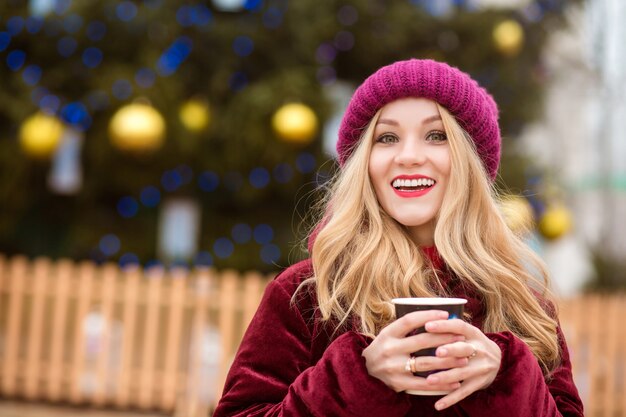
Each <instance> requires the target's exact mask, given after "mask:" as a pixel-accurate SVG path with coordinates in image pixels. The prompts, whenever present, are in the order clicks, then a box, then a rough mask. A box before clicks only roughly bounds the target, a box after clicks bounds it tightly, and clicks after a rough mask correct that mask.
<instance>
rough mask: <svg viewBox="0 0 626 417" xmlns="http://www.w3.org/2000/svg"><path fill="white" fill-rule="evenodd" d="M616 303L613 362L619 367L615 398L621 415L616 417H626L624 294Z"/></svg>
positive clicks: (625, 307)
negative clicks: (615, 346)
mask: <svg viewBox="0 0 626 417" xmlns="http://www.w3.org/2000/svg"><path fill="white" fill-rule="evenodd" d="M618 303H619V306H620V309H619V313H618V317H619V318H620V320H619V321H618V322H617V327H616V328H615V330H616V331H617V334H618V336H617V339H618V356H617V357H616V358H615V362H616V363H617V365H618V366H619V367H620V373H619V375H620V378H619V382H618V384H619V385H618V386H617V387H616V388H617V392H618V393H619V394H618V396H617V398H618V399H619V400H618V401H619V402H618V407H619V409H620V411H621V414H618V416H621V417H626V394H625V393H626V326H624V324H623V320H624V317H626V294H620V295H618Z"/></svg>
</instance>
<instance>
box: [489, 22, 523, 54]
mask: <svg viewBox="0 0 626 417" xmlns="http://www.w3.org/2000/svg"><path fill="white" fill-rule="evenodd" d="M493 40H494V42H495V45H496V48H498V50H499V51H500V52H501V53H502V54H504V55H508V56H513V55H515V54H517V53H518V52H519V51H520V49H522V44H523V43H524V29H523V28H522V26H521V25H520V24H519V23H517V22H516V21H515V20H511V19H508V20H505V21H503V22H500V23H498V24H497V25H496V27H495V28H494V29H493Z"/></svg>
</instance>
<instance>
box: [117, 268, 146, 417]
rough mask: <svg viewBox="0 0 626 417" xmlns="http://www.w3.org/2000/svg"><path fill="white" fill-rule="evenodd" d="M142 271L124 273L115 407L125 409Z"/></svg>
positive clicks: (127, 401) (130, 270) (131, 367)
mask: <svg viewBox="0 0 626 417" xmlns="http://www.w3.org/2000/svg"><path fill="white" fill-rule="evenodd" d="M140 274H141V270H140V269H139V268H138V267H131V268H129V269H127V270H126V271H124V273H123V277H124V283H123V285H124V302H123V307H122V308H123V311H124V313H123V317H122V331H123V333H122V334H123V336H122V355H121V361H120V362H121V366H120V370H119V376H118V379H117V392H116V395H115V405H116V406H118V407H120V408H124V407H127V406H128V404H129V399H130V393H129V391H130V386H131V381H130V379H131V375H132V370H133V346H134V343H135V328H136V321H137V298H138V290H139V277H140Z"/></svg>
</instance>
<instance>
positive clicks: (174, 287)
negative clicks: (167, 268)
mask: <svg viewBox="0 0 626 417" xmlns="http://www.w3.org/2000/svg"><path fill="white" fill-rule="evenodd" d="M170 277H171V295H170V300H169V310H168V321H167V336H166V345H165V362H164V371H163V385H162V387H163V395H162V396H161V404H160V405H161V408H162V409H164V410H172V409H174V406H175V404H176V399H177V396H178V389H179V387H178V384H179V371H180V370H179V367H180V363H179V361H180V343H179V342H180V340H181V333H182V321H183V312H184V308H185V293H186V291H185V290H186V285H187V279H186V273H185V272H184V271H182V270H178V269H177V270H173V271H171V272H170Z"/></svg>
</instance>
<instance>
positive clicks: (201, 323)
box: [176, 269, 214, 417]
mask: <svg viewBox="0 0 626 417" xmlns="http://www.w3.org/2000/svg"><path fill="white" fill-rule="evenodd" d="M213 278H214V277H213V270H211V269H201V270H200V271H198V274H197V275H196V279H195V285H194V293H195V297H194V307H193V317H192V324H191V333H190V339H189V340H190V345H189V360H188V364H187V369H188V371H187V372H188V373H187V389H186V390H185V394H184V397H183V399H184V403H183V404H182V407H181V408H182V410H179V409H177V410H176V411H177V413H179V412H181V411H182V412H183V413H182V415H185V416H189V417H195V416H201V415H202V416H206V415H207V414H208V404H205V403H204V402H203V401H202V391H203V390H205V389H206V387H204V386H203V380H202V379H203V378H202V376H201V372H202V370H203V364H204V363H203V356H202V351H203V344H204V342H205V340H204V339H205V337H204V335H205V332H206V329H207V322H208V320H207V318H208V310H209V298H210V296H211V290H212V287H213V286H212V281H213Z"/></svg>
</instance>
